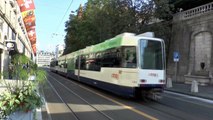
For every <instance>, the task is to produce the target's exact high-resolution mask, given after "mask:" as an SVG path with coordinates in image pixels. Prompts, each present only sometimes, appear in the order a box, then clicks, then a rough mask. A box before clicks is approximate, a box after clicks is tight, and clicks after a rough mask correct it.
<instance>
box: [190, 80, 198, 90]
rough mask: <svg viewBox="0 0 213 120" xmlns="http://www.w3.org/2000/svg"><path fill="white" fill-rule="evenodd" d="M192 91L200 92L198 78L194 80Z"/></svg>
mask: <svg viewBox="0 0 213 120" xmlns="http://www.w3.org/2000/svg"><path fill="white" fill-rule="evenodd" d="M191 92H194V93H197V92H198V83H197V81H196V80H193V81H192V85H191Z"/></svg>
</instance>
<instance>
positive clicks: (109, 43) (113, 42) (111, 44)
mask: <svg viewBox="0 0 213 120" xmlns="http://www.w3.org/2000/svg"><path fill="white" fill-rule="evenodd" d="M121 42H122V37H116V38H113V39H110V40H106V41H105V42H103V43H100V44H97V45H94V46H93V50H92V51H91V52H100V51H104V50H107V49H110V48H115V47H119V46H121Z"/></svg>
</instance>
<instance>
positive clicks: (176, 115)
mask: <svg viewBox="0 0 213 120" xmlns="http://www.w3.org/2000/svg"><path fill="white" fill-rule="evenodd" d="M57 76H58V75H57ZM60 78H63V79H66V78H64V77H63V76H60ZM57 82H58V81H57ZM69 82H71V83H72V84H74V85H77V86H80V87H83V88H84V89H85V86H82V85H80V83H78V82H73V81H71V80H69ZM59 83H60V82H59ZM60 84H62V83H60ZM65 87H66V86H65ZM66 89H69V88H67V87H66ZM85 90H89V91H91V90H90V89H88V88H86V89H85ZM131 100H132V101H133V102H135V103H137V104H139V105H142V106H145V107H148V108H149V109H153V110H155V111H156V110H157V111H158V112H162V113H164V114H165V113H166V114H167V115H169V116H171V117H173V118H176V119H177V120H185V119H184V118H182V117H180V116H179V115H178V114H172V113H170V111H165V110H162V109H159V108H157V107H155V106H153V105H151V104H142V103H141V99H137V100H133V99H131ZM143 102H146V103H148V102H151V103H152V104H160V105H162V106H164V104H162V103H160V102H158V101H156V100H148V101H144V100H143ZM129 107H130V106H129ZM165 107H167V108H166V109H167V110H168V108H169V106H164V108H165ZM169 109H172V108H169Z"/></svg>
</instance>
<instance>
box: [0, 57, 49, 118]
mask: <svg viewBox="0 0 213 120" xmlns="http://www.w3.org/2000/svg"><path fill="white" fill-rule="evenodd" d="M12 64H13V65H10V67H11V68H10V69H9V72H7V71H4V72H3V73H2V74H1V76H3V78H4V79H3V80H1V82H2V83H3V84H4V85H5V86H6V91H4V92H3V94H2V95H1V97H0V118H2V117H7V116H8V115H10V114H11V113H13V112H15V111H17V110H21V111H25V112H27V111H29V110H32V109H35V108H38V107H41V105H42V104H43V100H42V98H41V97H40V96H39V95H38V92H37V91H36V90H37V89H38V87H39V86H40V85H42V84H44V83H45V80H46V72H45V71H44V70H41V69H38V68H37V65H36V64H34V63H33V62H32V61H30V60H29V59H28V58H27V57H26V56H24V55H22V54H17V55H14V56H12ZM8 76H10V77H11V78H12V79H13V80H5V79H7V78H8ZM32 76H35V80H28V79H29V78H30V77H32ZM14 80H15V81H14ZM11 81H13V82H11Z"/></svg>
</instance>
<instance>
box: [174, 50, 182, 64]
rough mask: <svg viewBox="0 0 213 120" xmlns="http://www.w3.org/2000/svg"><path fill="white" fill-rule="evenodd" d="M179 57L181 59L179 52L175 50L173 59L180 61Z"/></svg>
mask: <svg viewBox="0 0 213 120" xmlns="http://www.w3.org/2000/svg"><path fill="white" fill-rule="evenodd" d="M179 59H180V55H179V52H177V51H175V52H174V53H173V60H174V62H178V61H179Z"/></svg>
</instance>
